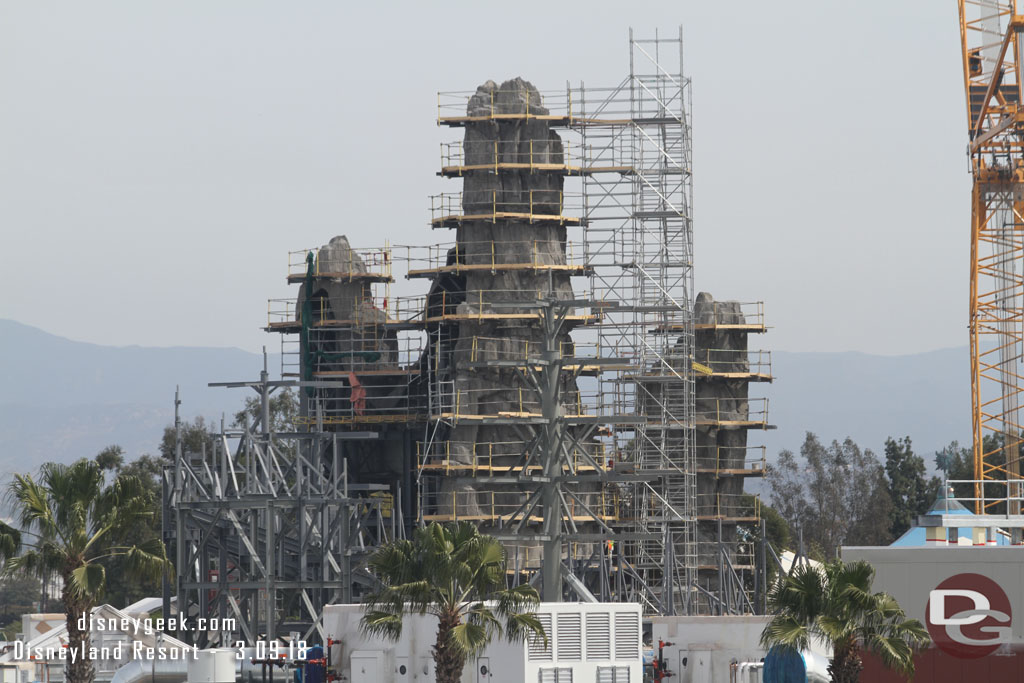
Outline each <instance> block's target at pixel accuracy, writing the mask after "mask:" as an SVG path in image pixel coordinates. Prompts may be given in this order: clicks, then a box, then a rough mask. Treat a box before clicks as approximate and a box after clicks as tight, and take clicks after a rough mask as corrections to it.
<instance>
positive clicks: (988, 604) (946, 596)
mask: <svg viewBox="0 0 1024 683" xmlns="http://www.w3.org/2000/svg"><path fill="white" fill-rule="evenodd" d="M1012 617H1013V614H1012V612H1011V611H1010V599H1009V598H1008V597H1006V592H1005V591H1003V589H1002V588H1001V587H1000V586H999V584H998V583H996V582H995V581H993V580H992V579H990V578H988V577H987V576H982V575H981V574H956V575H954V576H951V577H949V578H948V579H946V580H945V581H943V582H942V583H940V584H939V585H938V586H936V587H935V588H934V589H932V591H931V593H930V594H929V595H928V604H927V605H926V606H925V625H926V626H927V627H928V633H929V634H930V635H931V637H932V640H933V641H935V644H936V645H938V646H939V648H940V649H941V650H942V651H943V652H946V653H947V654H950V655H953V656H954V657H959V658H961V659H977V658H978V657H984V656H985V655H989V654H992V653H993V652H995V651H996V650H998V649H999V646H1000V645H1002V644H1004V643H1009V642H1010V640H1011V639H1012V633H1013V632H1012V631H1011V629H1010V623H1011V620H1012Z"/></svg>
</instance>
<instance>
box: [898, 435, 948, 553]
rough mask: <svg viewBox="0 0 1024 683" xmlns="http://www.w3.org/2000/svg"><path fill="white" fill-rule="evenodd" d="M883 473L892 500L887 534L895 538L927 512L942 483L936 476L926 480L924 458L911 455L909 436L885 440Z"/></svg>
mask: <svg viewBox="0 0 1024 683" xmlns="http://www.w3.org/2000/svg"><path fill="white" fill-rule="evenodd" d="M885 474H886V477H887V478H888V488H889V498H890V499H891V500H892V512H891V513H890V515H889V519H890V523H889V534H890V535H891V536H892V537H893V538H894V539H895V538H899V537H900V536H902V535H903V533H904V532H906V531H907V529H909V528H910V527H911V525H912V524H913V522H914V520H915V519H917V517H918V515H923V514H924V513H925V512H927V511H928V508H929V507H930V506H931V505H932V503H934V502H935V498H936V497H937V496H938V495H939V489H940V488H941V487H942V484H941V482H940V481H939V478H938V477H930V478H928V477H925V467H924V458H922V457H921V456H919V455H917V454H915V453H914V450H913V448H912V447H911V444H910V437H909V436H906V437H903V438H902V439H899V440H896V439H893V438H891V437H890V438H888V439H886V440H885Z"/></svg>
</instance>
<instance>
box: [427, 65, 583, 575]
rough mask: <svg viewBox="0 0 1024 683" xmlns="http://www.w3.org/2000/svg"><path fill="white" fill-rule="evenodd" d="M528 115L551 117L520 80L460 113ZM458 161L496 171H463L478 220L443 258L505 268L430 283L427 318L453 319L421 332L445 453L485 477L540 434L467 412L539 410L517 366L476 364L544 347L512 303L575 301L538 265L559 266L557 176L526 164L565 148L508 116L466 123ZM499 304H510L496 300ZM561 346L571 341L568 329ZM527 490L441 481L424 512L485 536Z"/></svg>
mask: <svg viewBox="0 0 1024 683" xmlns="http://www.w3.org/2000/svg"><path fill="white" fill-rule="evenodd" d="M527 112H529V113H530V114H535V115H536V114H546V113H547V110H545V109H544V108H543V107H542V106H541V97H540V94H539V93H538V92H537V90H536V88H534V86H533V85H531V84H530V83H529V82H527V81H524V80H523V79H521V78H516V79H514V80H510V81H506V82H504V83H502V84H501V85H500V86H499V85H497V84H495V83H494V82H493V81H488V82H487V83H484V84H483V85H481V86H480V87H479V88H478V89H477V91H476V93H475V94H474V95H473V96H472V97H471V98H470V100H469V103H468V107H467V111H466V113H467V115H468V116H471V117H480V116H483V117H490V116H491V115H492V114H495V115H501V114H525V113H527ZM463 154H464V158H465V164H466V165H467V166H474V165H488V166H491V167H492V169H491V170H485V171H473V172H467V173H466V174H465V175H464V176H463V193H462V212H463V214H464V215H465V216H482V217H485V218H483V219H481V220H465V221H463V222H461V223H460V224H459V225H458V227H457V228H456V244H457V247H456V248H455V249H453V250H452V251H451V252H450V253H449V259H448V261H449V264H453V263H455V262H456V261H457V262H458V263H460V264H465V265H467V266H485V265H488V264H494V263H501V264H503V265H504V266H505V268H503V269H496V270H489V269H486V268H478V269H467V270H465V271H462V274H460V275H455V276H453V275H444V276H440V277H438V278H436V279H435V282H434V285H433V287H432V288H431V293H430V295H429V301H428V317H429V316H431V315H435V314H436V313H437V312H438V311H441V310H443V311H444V313H445V315H446V316H448V317H449V319H446V320H444V321H442V322H440V323H439V324H436V325H428V344H429V345H430V346H429V348H428V352H427V353H428V355H429V356H430V357H431V358H432V359H435V360H436V367H434V368H432V369H431V372H432V381H434V382H436V383H437V386H440V387H442V389H441V392H440V393H441V395H442V397H444V398H445V400H446V403H447V405H446V406H444V410H445V411H447V412H451V413H455V414H456V419H455V420H454V426H451V427H450V428H448V429H447V434H445V435H444V436H443V440H444V441H447V442H448V446H447V454H446V456H445V457H446V458H448V460H449V461H451V462H452V463H455V464H457V465H461V466H464V467H465V466H473V465H476V466H483V467H486V468H499V469H493V470H490V471H487V470H483V471H481V472H480V473H481V474H490V473H492V472H493V473H497V472H498V471H500V468H508V467H514V466H515V465H516V464H517V463H519V461H520V460H521V456H522V453H523V450H524V448H525V446H526V444H527V443H528V442H529V441H530V439H532V438H533V436H534V434H535V433H536V432H535V429H536V428H535V427H532V426H521V425H520V426H513V425H509V424H487V423H486V422H487V420H474V419H467V417H471V416H495V417H496V416H500V415H506V416H507V415H521V414H538V413H540V403H539V397H538V396H537V394H536V392H535V391H534V390H533V389H532V388H531V387H529V386H526V385H525V384H524V383H523V381H522V380H521V379H520V377H519V376H518V374H517V372H516V370H515V369H514V368H511V367H479V366H478V365H476V364H479V363H481V362H488V361H497V360H504V361H508V360H513V359H522V358H524V357H525V354H526V353H527V349H530V351H529V352H530V353H534V352H535V351H536V350H539V349H540V344H541V342H542V340H543V335H542V333H541V331H540V329H539V326H538V324H537V322H536V321H534V320H529V319H523V318H519V319H517V318H514V317H511V316H514V315H516V314H524V313H535V312H536V311H532V310H530V309H527V308H519V307H516V306H512V307H508V305H507V304H508V303H510V302H512V303H515V302H523V303H524V304H525V303H529V302H536V301H537V299H538V298H542V297H555V298H559V299H571V298H572V296H573V292H572V287H571V284H570V281H569V274H568V273H567V272H564V271H563V272H559V271H557V270H549V269H544V268H543V266H546V265H565V263H566V254H565V247H566V228H565V226H564V225H563V224H561V223H560V222H559V220H558V219H557V217H558V216H559V215H560V214H561V213H562V187H563V180H564V179H563V175H562V174H561V173H559V172H550V171H546V172H537V171H535V170H533V169H531V168H529V162H530V160H532V161H533V162H534V163H545V164H561V163H563V162H562V155H563V151H562V142H561V139H560V138H559V136H558V134H557V133H556V132H555V131H553V130H551V128H550V126H549V124H548V123H547V122H545V121H538V120H536V119H528V118H526V117H522V118H518V117H511V118H505V119H500V118H499V119H490V118H488V120H486V121H470V122H468V123H466V125H465V138H464V141H463ZM501 164H513V165H517V166H518V165H521V164H526V166H527V167H526V168H517V167H512V168H506V167H501V166H500V165H501ZM494 216H497V217H496V218H494ZM512 266H520V267H512ZM442 295H443V302H442ZM499 302H500V303H503V304H506V305H505V306H495V305H494V304H496V303H499ZM501 316H510V317H501ZM560 341H561V342H563V343H568V342H569V337H568V333H566V334H565V335H564V336H563V338H562V339H561V340H560ZM471 364H474V366H473V367H471ZM444 387H447V388H444ZM562 389H563V396H564V399H563V400H564V401H565V402H566V403H570V402H571V403H572V404H573V405H575V402H576V399H575V392H576V387H575V383H574V382H567V383H566V384H565V385H563V387H562ZM506 471H507V470H506ZM465 472H466V470H463V471H462V472H461V473H462V474H463V475H464V474H465ZM525 495H526V493H525V491H524V490H523V489H522V488H520V487H519V486H517V485H514V484H495V483H485V482H482V481H481V482H475V481H468V482H467V481H465V480H464V481H463V482H461V483H459V482H456V481H454V480H453V479H450V478H441V479H440V481H438V482H437V483H436V496H435V497H434V499H433V500H434V505H432V506H429V507H432V508H433V510H428V512H431V511H432V512H434V513H435V514H436V515H439V516H442V517H445V518H447V517H449V516H457V517H458V518H466V519H475V520H478V521H479V522H480V524H481V530H482V531H484V532H485V533H486V532H489V531H493V530H494V529H495V527H496V526H497V525H498V524H499V521H498V518H500V517H502V516H508V515H511V514H512V513H513V512H514V511H515V510H516V509H517V508H518V507H519V506H520V505H521V504H522V502H523V501H524V500H525ZM535 514H536V513H535ZM510 557H511V556H510Z"/></svg>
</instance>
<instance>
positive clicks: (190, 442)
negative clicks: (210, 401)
mask: <svg viewBox="0 0 1024 683" xmlns="http://www.w3.org/2000/svg"><path fill="white" fill-rule="evenodd" d="M217 439H218V437H217V434H216V432H214V431H213V428H212V426H211V425H208V424H207V423H206V420H204V419H203V417H202V416H201V415H200V416H199V417H197V418H196V419H195V420H192V421H189V420H182V422H181V450H182V452H183V453H202V452H203V449H204V448H205V452H206V453H213V452H214V449H215V448H216V443H217ZM160 457H162V458H164V459H165V460H170V461H172V462H173V461H174V425H170V426H168V427H165V428H164V435H163V438H162V439H161V440H160Z"/></svg>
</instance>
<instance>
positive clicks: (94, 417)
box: [0, 320, 970, 473]
mask: <svg viewBox="0 0 1024 683" xmlns="http://www.w3.org/2000/svg"><path fill="white" fill-rule="evenodd" d="M967 358H968V355H967V350H966V348H961V349H944V350H940V351H933V352H928V353H920V354H914V355H908V356H872V355H868V354H863V353H792V352H775V353H773V354H772V360H773V373H774V375H775V376H776V377H777V379H776V380H775V382H774V383H772V384H769V385H755V386H754V390H755V391H754V393H755V395H764V396H767V397H769V400H770V413H769V420H770V422H772V423H773V424H776V425H778V429H777V430H772V431H768V432H764V433H758V432H753V433H751V439H750V443H752V444H753V443H764V444H765V445H767V446H768V453H769V457H770V458H774V456H775V455H776V454H777V453H778V451H779V450H780V449H782V448H790V449H793V450H797V449H799V447H800V444H801V442H802V441H803V437H804V432H806V431H813V432H815V433H816V434H817V435H818V436H819V437H820V438H821V439H822V440H825V441H831V440H832V439H843V438H845V437H846V436H850V437H852V438H853V439H854V441H856V442H857V443H859V444H860V445H861V446H862V447H865V448H871V449H872V450H874V451H876V453H880V452H881V450H882V446H883V444H884V442H885V439H886V437H888V436H894V437H896V436H910V437H911V438H912V439H913V441H914V445H915V449H916V450H917V452H918V453H920V454H922V455H924V456H925V457H926V460H927V462H928V465H929V467H932V464H933V463H932V457H931V454H932V452H934V451H935V450H937V449H939V448H942V447H943V446H944V445H946V444H947V443H949V442H950V441H951V440H953V439H959V440H960V441H961V442H962V443H966V442H968V441H969V439H970V412H969V410H970V384H969V381H968V361H967ZM262 365H263V360H262V358H261V357H260V356H258V355H257V354H253V353H249V352H247V351H243V350H241V349H235V348H199V347H196V348H193V347H167V348H160V347H138V346H125V347H114V346H99V345H96V344H88V343H84V342H77V341H71V340H68V339H64V338H62V337H57V336H54V335H52V334H49V333H47V332H44V331H42V330H39V329H36V328H33V327H29V326H27V325H22V324H20V323H17V322H14V321H11V320H0V473H6V472H11V471H22V470H26V469H32V468H33V467H35V466H36V465H38V464H39V463H42V462H45V461H47V460H60V461H70V460H72V459H74V458H76V457H80V456H91V455H93V454H95V453H96V452H98V451H99V450H100V449H101V448H103V447H104V446H107V445H109V444H113V443H117V444H120V445H121V446H122V447H123V448H124V449H125V450H126V451H127V453H128V454H129V456H132V457H134V456H136V455H138V454H141V453H145V452H149V453H155V452H156V449H157V445H158V443H159V441H160V436H161V433H162V431H163V428H164V427H165V426H167V425H169V424H171V422H172V421H173V416H174V404H173V400H174V388H175V386H176V385H177V386H180V387H181V395H182V401H183V404H182V414H183V416H185V417H187V418H191V417H194V416H196V415H203V416H205V417H208V418H213V419H217V418H219V416H220V415H221V414H222V413H227V414H229V415H230V414H231V413H233V412H234V411H236V410H237V409H238V407H239V406H240V405H241V403H242V400H243V399H244V398H245V397H246V396H247V395H248V394H245V393H243V392H242V391H241V390H237V389H223V388H210V387H207V383H208V382H216V381H235V380H247V379H256V378H257V377H258V375H259V371H260V369H261V368H262ZM269 367H270V370H271V376H272V377H276V376H278V375H279V369H280V358H279V357H278V356H276V355H274V356H272V357H271V358H270V361H269Z"/></svg>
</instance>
